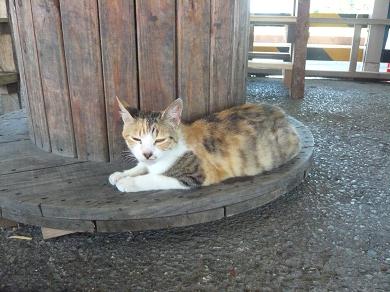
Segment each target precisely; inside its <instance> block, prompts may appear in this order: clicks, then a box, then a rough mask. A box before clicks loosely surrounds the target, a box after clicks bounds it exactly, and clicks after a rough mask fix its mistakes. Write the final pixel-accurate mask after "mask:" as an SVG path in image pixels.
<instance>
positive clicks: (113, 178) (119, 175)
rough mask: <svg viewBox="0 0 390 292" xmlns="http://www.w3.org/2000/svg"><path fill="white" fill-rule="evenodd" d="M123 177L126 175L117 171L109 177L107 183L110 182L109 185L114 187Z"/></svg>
mask: <svg viewBox="0 0 390 292" xmlns="http://www.w3.org/2000/svg"><path fill="white" fill-rule="evenodd" d="M125 176H126V175H125V174H124V173H123V172H120V171H117V172H114V173H113V174H111V175H110V176H109V178H108V181H109V182H110V184H112V185H113V186H115V185H116V183H117V182H118V180H120V179H122V178H123V177H125Z"/></svg>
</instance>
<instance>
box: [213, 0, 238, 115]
mask: <svg viewBox="0 0 390 292" xmlns="http://www.w3.org/2000/svg"><path fill="white" fill-rule="evenodd" d="M234 8H235V0H226V1H219V0H211V47H210V105H209V109H210V112H216V111H220V110H223V109H225V108H228V107H230V106H232V105H234V100H233V98H232V96H231V94H232V70H233V68H232V61H233V42H234V13H235V11H234Z"/></svg>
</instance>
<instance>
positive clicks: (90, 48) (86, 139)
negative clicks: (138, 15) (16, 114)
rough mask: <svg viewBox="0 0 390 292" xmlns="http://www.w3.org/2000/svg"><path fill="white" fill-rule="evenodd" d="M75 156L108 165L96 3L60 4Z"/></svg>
mask: <svg viewBox="0 0 390 292" xmlns="http://www.w3.org/2000/svg"><path fill="white" fill-rule="evenodd" d="M60 9H61V20H62V30H63V37H64V48H65V59H66V65H67V74H68V81H69V91H70V98H71V106H72V116H73V126H74V132H75V140H76V147H77V155H78V157H79V158H81V159H89V160H95V161H96V160H97V161H107V160H108V145H107V125H106V118H105V117H106V112H105V101H104V91H103V77H102V64H101V53H100V37H99V23H98V19H99V17H98V7H97V2H96V1H81V2H80V1H78V0H66V1H64V0H61V1H60Z"/></svg>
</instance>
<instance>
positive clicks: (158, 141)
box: [154, 138, 167, 144]
mask: <svg viewBox="0 0 390 292" xmlns="http://www.w3.org/2000/svg"><path fill="white" fill-rule="evenodd" d="M166 139H167V138H162V139H156V140H155V141H154V143H155V144H157V143H162V142H164V141H165V140H166Z"/></svg>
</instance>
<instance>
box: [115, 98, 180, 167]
mask: <svg viewBox="0 0 390 292" xmlns="http://www.w3.org/2000/svg"><path fill="white" fill-rule="evenodd" d="M117 101H118V105H119V108H120V114H121V116H122V120H123V123H124V124H123V131H122V136H123V138H124V139H125V141H126V144H127V147H128V148H129V149H130V150H131V152H132V153H133V155H134V156H135V158H136V159H137V160H138V161H139V162H144V163H146V164H153V163H156V162H157V161H158V160H160V159H161V158H163V157H164V156H165V155H167V154H168V153H169V152H170V151H171V150H173V149H174V148H175V147H176V146H177V143H178V140H179V135H178V134H179V133H178V128H179V125H180V122H181V113H182V110H183V101H182V100H181V99H180V98H179V99H176V100H175V101H174V102H172V103H171V104H170V105H169V106H168V107H167V108H166V109H165V110H163V111H161V112H142V111H141V112H138V111H134V112H133V111H131V113H130V111H129V110H127V109H126V107H125V106H124V105H123V103H122V102H121V101H120V100H119V98H117Z"/></svg>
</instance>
